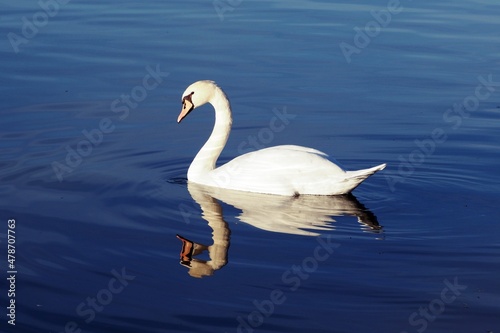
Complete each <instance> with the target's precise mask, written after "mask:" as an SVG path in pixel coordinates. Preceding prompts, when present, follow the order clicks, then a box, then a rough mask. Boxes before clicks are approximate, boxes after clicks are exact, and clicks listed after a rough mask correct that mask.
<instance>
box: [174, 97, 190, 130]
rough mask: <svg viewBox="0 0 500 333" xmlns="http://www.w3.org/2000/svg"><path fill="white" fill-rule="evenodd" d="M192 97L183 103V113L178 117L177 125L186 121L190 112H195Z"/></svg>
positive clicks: (185, 99)
mask: <svg viewBox="0 0 500 333" xmlns="http://www.w3.org/2000/svg"><path fill="white" fill-rule="evenodd" d="M190 97H191V95H189V98H187V97H185V98H184V99H183V101H182V110H181V113H180V114H179V117H177V123H180V122H181V121H182V119H184V118H185V117H186V116H187V115H188V114H189V112H191V111H193V109H194V105H193V102H191V98H190Z"/></svg>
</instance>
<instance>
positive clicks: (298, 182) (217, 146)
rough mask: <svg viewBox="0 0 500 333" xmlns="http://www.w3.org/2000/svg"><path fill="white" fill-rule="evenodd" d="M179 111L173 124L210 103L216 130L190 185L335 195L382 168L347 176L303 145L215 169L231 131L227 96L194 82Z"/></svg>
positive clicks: (190, 174) (255, 154)
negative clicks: (197, 108)
mask: <svg viewBox="0 0 500 333" xmlns="http://www.w3.org/2000/svg"><path fill="white" fill-rule="evenodd" d="M182 96H183V97H182V104H183V109H182V111H181V113H180V115H179V117H178V119H177V122H179V123H180V122H181V120H182V119H183V118H184V117H186V116H187V115H188V114H189V113H190V112H191V111H192V110H193V109H194V108H196V107H199V106H201V105H203V104H205V103H210V104H212V106H213V107H214V109H215V125H214V129H213V131H212V134H211V135H210V137H209V139H208V140H207V142H206V143H205V145H204V146H203V147H202V148H201V149H200V151H199V152H198V154H197V155H196V157H195V158H194V160H193V162H192V163H191V166H190V167H189V170H188V174H187V177H188V180H189V181H191V182H194V183H198V184H203V185H208V186H213V187H220V188H226V189H231V190H240V191H247V192H257V193H267V194H277V195H287V196H293V195H300V194H311V195H338V194H346V193H349V192H351V191H352V190H353V189H354V188H356V187H357V186H358V185H359V184H361V182H362V181H363V180H365V179H366V178H368V177H369V176H370V175H372V174H374V173H375V172H377V171H379V170H382V169H384V168H385V164H381V165H379V166H376V167H373V168H370V169H364V170H358V171H345V170H343V169H342V168H341V167H340V166H338V165H337V164H335V163H333V162H331V161H330V160H328V159H327V156H328V155H326V154H325V153H323V152H321V151H319V150H316V149H312V148H306V147H301V146H293V145H285V146H275V147H270V148H265V149H261V150H257V151H254V152H250V153H247V154H244V155H241V156H238V157H236V158H235V159H233V160H231V161H229V162H227V163H226V164H224V165H222V166H220V167H218V168H216V167H215V163H216V161H217V158H218V157H219V155H220V153H221V152H222V149H224V146H225V145H226V142H227V139H228V137H229V133H230V131H231V124H232V116H231V106H230V104H229V100H228V99H227V97H226V95H225V94H224V92H223V91H222V89H221V88H219V87H218V86H217V85H216V84H215V83H214V82H212V81H198V82H195V83H193V84H192V85H190V86H189V87H188V88H187V89H186V91H185V92H184V94H183V95H182Z"/></svg>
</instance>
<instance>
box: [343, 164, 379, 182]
mask: <svg viewBox="0 0 500 333" xmlns="http://www.w3.org/2000/svg"><path fill="white" fill-rule="evenodd" d="M385 167H386V164H385V163H384V164H380V165H377V166H375V167H373V168H369V169H363V170H356V171H346V174H347V177H346V178H348V179H352V178H357V179H360V180H364V179H366V178H368V177H369V176H371V175H373V174H374V173H375V172H377V171H380V170H384V169H385Z"/></svg>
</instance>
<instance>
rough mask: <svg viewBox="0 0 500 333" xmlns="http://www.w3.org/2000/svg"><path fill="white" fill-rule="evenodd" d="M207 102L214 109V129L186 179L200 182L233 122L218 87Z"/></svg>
mask: <svg viewBox="0 0 500 333" xmlns="http://www.w3.org/2000/svg"><path fill="white" fill-rule="evenodd" d="M209 103H210V104H212V106H213V107H214V109H215V125H214V129H213V130H212V134H210V137H209V138H208V140H207V142H206V143H205V144H204V145H203V147H202V148H201V149H200V151H199V152H198V154H197V155H196V157H195V158H194V160H193V162H192V163H191V166H190V167H189V170H188V179H189V180H191V181H194V182H200V183H203V179H204V177H206V176H207V174H208V173H209V172H210V171H212V170H214V169H215V163H216V162H217V159H218V158H219V156H220V153H221V152H222V149H224V146H225V145H226V142H227V139H228V138H229V133H230V132H231V124H232V122H233V119H232V116H231V106H230V104H229V100H228V99H227V97H226V95H225V94H224V92H223V91H222V90H221V89H220V88H218V87H217V88H216V90H215V92H214V95H213V97H212V98H211V99H210V101H209Z"/></svg>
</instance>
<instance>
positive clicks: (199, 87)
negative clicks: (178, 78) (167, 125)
mask: <svg viewBox="0 0 500 333" xmlns="http://www.w3.org/2000/svg"><path fill="white" fill-rule="evenodd" d="M217 88H218V86H217V84H215V82H213V81H208V80H203V81H198V82H195V83H193V84H191V85H190V86H189V87H187V88H186V90H185V91H184V93H183V94H182V110H181V113H180V114H179V117H177V123H180V122H181V121H182V119H184V118H185V117H186V116H187V115H188V114H189V113H190V112H191V111H193V110H194V109H196V108H197V107H199V106H202V105H203V104H206V103H208V102H210V101H211V100H212V99H213V97H214V94H215V91H216V90H217Z"/></svg>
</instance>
